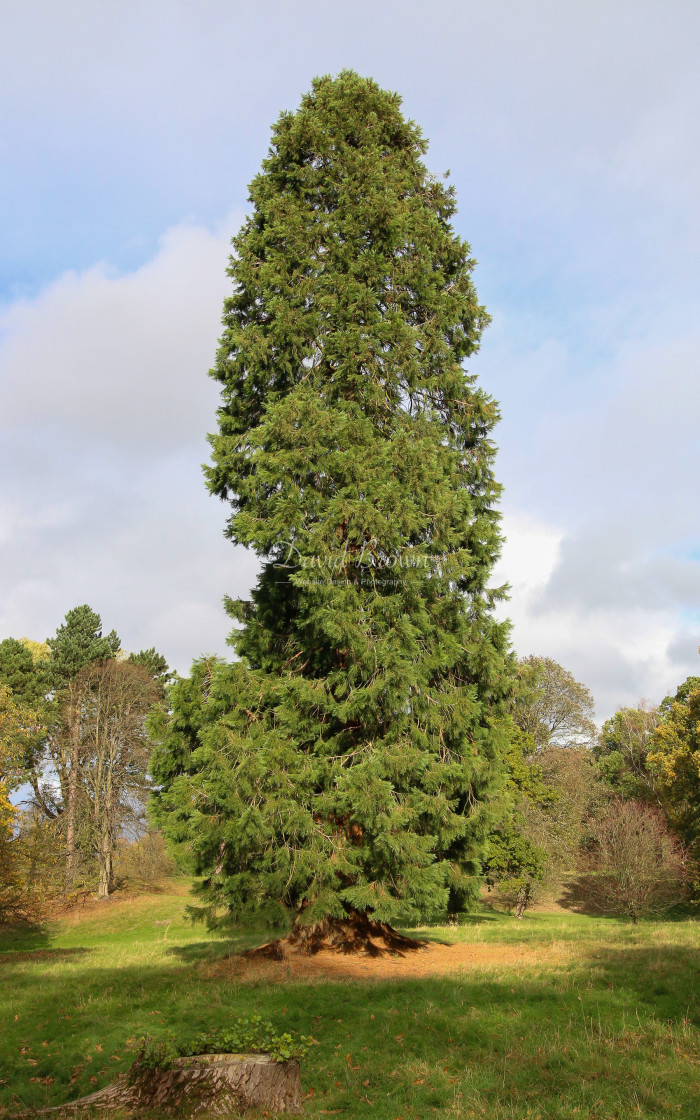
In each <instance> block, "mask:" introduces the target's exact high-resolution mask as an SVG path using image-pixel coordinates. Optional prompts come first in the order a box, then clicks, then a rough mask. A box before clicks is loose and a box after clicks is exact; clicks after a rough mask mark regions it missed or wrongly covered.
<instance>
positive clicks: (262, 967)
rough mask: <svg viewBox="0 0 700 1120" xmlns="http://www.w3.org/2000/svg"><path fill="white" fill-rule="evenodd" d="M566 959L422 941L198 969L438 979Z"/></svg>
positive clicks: (559, 948)
mask: <svg viewBox="0 0 700 1120" xmlns="http://www.w3.org/2000/svg"><path fill="white" fill-rule="evenodd" d="M571 955H572V949H571V947H570V946H569V945H566V944H563V943H561V944H558V943H556V942H555V943H552V944H549V945H546V946H543V945H537V946H529V945H483V944H482V945H479V944H477V945H474V944H465V943H464V942H462V943H458V944H453V945H447V944H443V943H440V942H428V943H426V944H424V945H423V946H421V947H420V948H418V949H416V950H412V951H411V952H410V953H407V954H405V955H404V954H401V953H396V954H382V955H381V956H376V957H372V956H368V955H366V954H363V953H355V954H348V953H342V952H337V951H332V950H327V949H321V950H320V951H319V952H317V953H315V954H314V955H313V956H309V955H308V954H307V953H298V952H296V953H295V952H293V951H290V950H289V949H288V950H287V952H286V956H285V959H284V960H281V961H278V960H265V959H260V958H252V959H251V958H246V957H245V956H243V955H236V956H230V957H226V958H225V959H224V960H220V961H217V962H216V963H214V964H208V965H203V966H202V968H203V969H204V971H205V972H206V973H207V975H210V976H220V977H222V978H223V977H224V976H236V978H237V979H239V980H242V981H244V982H245V981H247V980H250V981H253V980H266V981H272V982H279V981H289V980H308V981H311V982H313V981H314V980H338V981H345V980H365V981H377V980H399V979H411V980H420V979H422V978H423V977H426V976H444V975H447V974H455V973H460V972H469V971H481V972H483V971H488V970H489V969H492V968H500V967H504V966H505V967H511V968H537V967H539V966H541V965H544V964H550V965H551V964H553V963H555V964H558V963H563V962H564V961H566V960H568V959H569V958H570V957H571Z"/></svg>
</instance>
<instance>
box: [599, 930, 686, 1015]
mask: <svg viewBox="0 0 700 1120" xmlns="http://www.w3.org/2000/svg"><path fill="white" fill-rule="evenodd" d="M590 959H591V964H592V965H593V967H594V968H595V970H596V972H597V973H598V975H599V976H600V977H601V979H602V980H603V982H604V983H605V984H606V985H607V986H608V988H610V989H613V990H615V991H616V992H617V993H618V994H620V995H622V996H623V998H624V999H625V1002H631V1003H633V1004H634V1006H635V1008H636V1007H642V1006H643V1007H646V1008H647V1010H648V1011H649V1012H651V1014H652V1016H653V1017H654V1018H655V1019H660V1020H662V1021H665V1022H684V1023H687V1024H689V1025H691V1026H693V1027H696V1028H697V1027H700V954H699V953H698V950H697V948H695V947H688V948H685V947H680V946H673V947H671V946H664V947H651V948H647V947H643V948H642V947H637V946H635V947H630V948H625V949H610V948H605V949H597V950H595V951H594V952H592V953H591V954H590Z"/></svg>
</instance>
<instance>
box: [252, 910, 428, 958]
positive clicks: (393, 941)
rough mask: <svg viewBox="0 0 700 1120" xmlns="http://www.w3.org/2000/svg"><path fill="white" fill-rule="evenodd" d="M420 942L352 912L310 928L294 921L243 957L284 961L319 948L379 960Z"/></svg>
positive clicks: (384, 923)
mask: <svg viewBox="0 0 700 1120" xmlns="http://www.w3.org/2000/svg"><path fill="white" fill-rule="evenodd" d="M423 945H424V942H422V941H417V940H416V939H415V938H413V937H405V936H404V934H402V933H399V932H398V930H395V929H394V928H393V926H390V925H387V923H386V922H378V921H375V920H373V919H372V918H370V917H369V916H368V915H367V914H362V913H360V912H359V911H357V910H352V911H350V913H349V914H348V916H347V917H346V918H324V919H323V921H321V922H315V923H314V924H313V925H304V924H303V923H302V922H301V921H299V920H297V921H296V922H295V923H294V925H293V927H292V930H291V932H290V933H289V934H288V936H287V937H284V938H280V939H279V940H278V941H270V942H268V943H267V944H266V945H261V946H260V948H259V949H250V950H249V951H248V952H247V953H246V954H245V956H247V957H266V958H268V959H271V960H278V961H281V960H284V958H285V956H286V955H287V953H289V952H292V953H301V954H304V955H312V954H313V953H318V952H320V951H321V950H322V949H326V950H329V951H331V952H337V953H366V954H367V956H370V957H380V956H382V955H383V954H384V953H400V954H401V955H403V954H404V953H405V952H410V951H411V950H412V949H421V948H423Z"/></svg>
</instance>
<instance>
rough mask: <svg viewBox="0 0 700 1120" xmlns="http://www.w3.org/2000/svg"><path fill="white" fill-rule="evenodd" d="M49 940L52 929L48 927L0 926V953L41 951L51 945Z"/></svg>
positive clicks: (27, 925) (26, 925) (25, 925)
mask: <svg viewBox="0 0 700 1120" xmlns="http://www.w3.org/2000/svg"><path fill="white" fill-rule="evenodd" d="M51 938H52V929H51V927H50V926H49V925H43V924H38V923H37V924H36V925H29V924H24V923H23V924H22V925H11V926H5V925H3V926H0V953H6V952H12V953H14V952H24V951H27V950H30V949H41V948H43V947H44V946H45V945H50V944H51Z"/></svg>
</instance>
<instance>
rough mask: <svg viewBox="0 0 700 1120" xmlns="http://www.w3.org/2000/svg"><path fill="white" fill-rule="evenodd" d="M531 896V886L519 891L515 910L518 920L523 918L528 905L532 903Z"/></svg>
mask: <svg viewBox="0 0 700 1120" xmlns="http://www.w3.org/2000/svg"><path fill="white" fill-rule="evenodd" d="M530 894H531V891H530V887H529V885H528V886H526V887H521V888H520V890H519V891H518V902H517V906H516V909H515V916H516V918H522V916H523V914H524V913H525V910H526V909H527V904H528V902H529V901H530Z"/></svg>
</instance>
